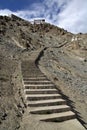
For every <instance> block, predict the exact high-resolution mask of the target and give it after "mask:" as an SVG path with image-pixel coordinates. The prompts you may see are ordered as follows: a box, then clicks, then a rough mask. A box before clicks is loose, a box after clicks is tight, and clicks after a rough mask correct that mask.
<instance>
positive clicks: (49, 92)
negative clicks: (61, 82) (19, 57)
mask: <svg viewBox="0 0 87 130" xmlns="http://www.w3.org/2000/svg"><path fill="white" fill-rule="evenodd" d="M22 73H23V82H24V92H25V98H26V100H27V105H28V106H30V113H31V114H37V119H39V120H44V121H59V122H60V121H65V120H69V119H73V118H75V113H73V112H72V111H71V108H70V106H68V105H67V104H66V101H65V100H64V99H63V98H62V96H61V94H59V92H58V89H56V86H55V85H54V84H53V83H52V82H51V81H50V80H48V79H47V78H46V76H45V75H44V74H43V73H42V72H41V71H40V70H39V68H37V67H36V66H35V64H34V63H33V62H32V63H29V62H28V61H27V63H25V62H24V63H22Z"/></svg>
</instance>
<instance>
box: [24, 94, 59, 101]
mask: <svg viewBox="0 0 87 130" xmlns="http://www.w3.org/2000/svg"><path fill="white" fill-rule="evenodd" d="M57 98H61V95H60V94H31V95H30V94H29V95H26V99H27V100H32V101H35V100H46V99H57Z"/></svg>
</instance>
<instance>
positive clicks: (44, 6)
mask: <svg viewBox="0 0 87 130" xmlns="http://www.w3.org/2000/svg"><path fill="white" fill-rule="evenodd" d="M10 14H15V15H17V16H19V17H21V18H24V19H26V20H29V21H32V20H33V19H38V18H45V19H46V21H47V22H49V23H51V24H54V25H57V26H58V27H61V28H64V29H65V30H67V31H69V32H72V33H80V32H82V33H87V0H0V15H10Z"/></svg>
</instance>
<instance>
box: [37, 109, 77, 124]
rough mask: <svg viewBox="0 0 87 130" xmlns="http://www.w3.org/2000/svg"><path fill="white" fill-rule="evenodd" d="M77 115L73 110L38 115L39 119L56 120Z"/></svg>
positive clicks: (59, 120)
mask: <svg viewBox="0 0 87 130" xmlns="http://www.w3.org/2000/svg"><path fill="white" fill-rule="evenodd" d="M75 117H76V116H75V113H73V112H72V111H68V112H62V113H52V114H44V115H37V119H38V120H40V121H55V122H62V121H66V120H71V119H75Z"/></svg>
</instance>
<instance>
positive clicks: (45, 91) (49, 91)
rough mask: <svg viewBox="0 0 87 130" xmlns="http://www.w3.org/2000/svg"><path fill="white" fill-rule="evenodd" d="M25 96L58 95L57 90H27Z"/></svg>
mask: <svg viewBox="0 0 87 130" xmlns="http://www.w3.org/2000/svg"><path fill="white" fill-rule="evenodd" d="M24 92H25V94H53V93H58V90H57V89H25V90H24Z"/></svg>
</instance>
